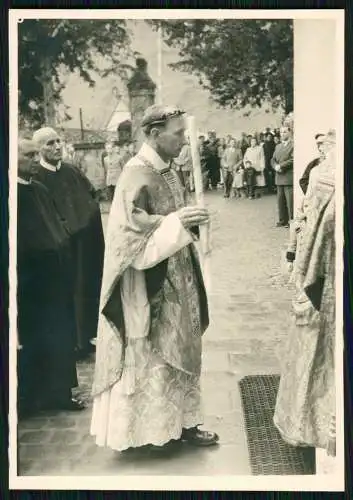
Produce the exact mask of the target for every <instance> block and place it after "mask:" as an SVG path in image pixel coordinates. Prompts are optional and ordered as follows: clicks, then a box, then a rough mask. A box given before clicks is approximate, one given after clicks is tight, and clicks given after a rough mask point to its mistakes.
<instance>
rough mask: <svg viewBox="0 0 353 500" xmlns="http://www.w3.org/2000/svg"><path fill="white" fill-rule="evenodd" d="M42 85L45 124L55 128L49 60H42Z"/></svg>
mask: <svg viewBox="0 0 353 500" xmlns="http://www.w3.org/2000/svg"><path fill="white" fill-rule="evenodd" d="M42 84H43V111H44V120H45V124H46V125H47V126H49V127H55V125H56V119H55V105H54V89H53V81H52V74H51V69H50V61H49V59H47V58H46V59H44V61H43V73H42Z"/></svg>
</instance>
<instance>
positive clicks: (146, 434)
mask: <svg viewBox="0 0 353 500" xmlns="http://www.w3.org/2000/svg"><path fill="white" fill-rule="evenodd" d="M183 114H184V112H183V111H181V110H179V109H177V108H169V107H165V106H157V105H154V106H151V107H150V108H148V109H147V110H146V112H145V115H144V118H143V120H142V127H143V130H144V133H145V136H146V140H145V142H144V144H143V145H142V147H141V149H140V151H139V152H138V153H137V155H136V156H134V157H133V158H132V159H131V160H129V162H128V163H127V164H126V166H125V168H124V170H123V172H122V174H121V176H120V178H119V181H118V183H117V186H116V191H115V196H114V200H113V203H112V207H111V212H110V218H109V222H108V228H107V237H106V255H105V264H104V274H103V284H102V292H101V305H100V313H101V314H100V321H99V326H98V335H97V351H96V365H95V375H94V383H93V389H92V393H93V413H92V421H91V434H92V435H93V436H95V440H96V444H97V445H99V446H106V447H110V448H112V449H114V450H118V451H124V450H127V449H129V448H139V447H144V446H146V445H148V446H149V447H153V448H158V449H166V448H167V447H166V446H165V445H167V444H171V443H173V442H175V441H177V442H180V441H187V442H189V443H191V444H194V445H198V446H208V445H214V444H216V443H217V442H218V440H219V437H218V436H217V434H215V433H214V432H208V431H205V430H201V429H200V428H199V426H200V425H202V423H203V416H202V408H201V391H200V374H201V338H202V335H203V333H204V332H205V330H206V328H207V326H208V323H209V317H208V306H207V296H206V292H205V287H204V284H203V280H202V273H201V270H200V265H199V262H198V256H197V251H196V248H195V246H194V241H195V240H196V239H197V238H198V226H200V225H201V224H207V223H208V221H209V214H208V212H207V210H206V209H204V208H200V207H197V206H186V204H185V196H186V193H185V189H184V188H183V186H182V184H181V182H180V180H179V177H178V175H177V173H176V172H175V170H174V169H173V168H171V163H172V160H173V158H176V157H178V155H179V154H180V151H181V149H182V147H183V145H184V144H186V141H185V136H184V132H185V123H184V117H183Z"/></svg>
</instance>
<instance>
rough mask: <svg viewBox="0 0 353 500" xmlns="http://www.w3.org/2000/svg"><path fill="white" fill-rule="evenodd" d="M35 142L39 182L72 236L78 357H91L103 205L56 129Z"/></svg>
mask: <svg viewBox="0 0 353 500" xmlns="http://www.w3.org/2000/svg"><path fill="white" fill-rule="evenodd" d="M33 140H34V142H35V143H36V144H37V146H38V148H39V150H40V168H39V170H38V173H37V174H36V179H37V180H38V181H40V182H41V183H42V184H44V185H45V186H46V187H47V189H48V190H49V192H50V196H51V198H52V200H53V201H54V204H55V206H56V208H57V210H58V212H59V214H60V216H61V218H62V220H63V221H65V224H66V225H67V227H68V230H69V233H70V236H71V237H70V242H71V249H72V255H73V265H74V276H73V278H74V304H75V317H76V332H77V338H76V347H77V352H78V357H85V356H87V355H88V354H89V353H90V352H91V351H92V350H93V349H94V347H93V345H92V344H91V340H92V339H94V338H95V337H96V332H97V323H98V310H99V296H100V287H101V280H102V269H103V258H104V236H103V228H102V220H101V214H100V208H99V204H98V202H97V201H96V199H95V196H94V189H93V187H92V186H91V184H90V182H89V181H88V179H87V178H86V177H84V175H83V174H82V173H81V172H79V171H78V169H77V168H75V167H73V166H72V165H70V164H68V163H64V162H63V161H62V145H61V140H60V138H59V136H58V134H57V133H56V132H55V130H53V129H51V128H42V129H40V130H38V131H37V132H35V133H34V135H33Z"/></svg>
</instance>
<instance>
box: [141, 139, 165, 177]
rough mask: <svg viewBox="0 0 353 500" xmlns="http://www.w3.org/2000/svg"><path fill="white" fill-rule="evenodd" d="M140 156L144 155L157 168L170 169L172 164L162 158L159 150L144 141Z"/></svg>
mask: <svg viewBox="0 0 353 500" xmlns="http://www.w3.org/2000/svg"><path fill="white" fill-rule="evenodd" d="M138 154H139V156H142V157H143V158H145V159H146V160H147V161H149V162H150V163H152V165H153V166H154V168H155V169H156V170H166V169H169V167H170V165H168V164H167V163H165V162H164V161H163V160H162V158H161V157H160V156H159V154H158V153H157V151H155V150H154V149H153V148H152V147H151V146H150V145H149V144H147V143H146V142H144V143H143V144H142V146H141V149H140V151H139V152H138Z"/></svg>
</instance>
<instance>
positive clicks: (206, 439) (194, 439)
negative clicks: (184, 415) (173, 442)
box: [181, 427, 219, 446]
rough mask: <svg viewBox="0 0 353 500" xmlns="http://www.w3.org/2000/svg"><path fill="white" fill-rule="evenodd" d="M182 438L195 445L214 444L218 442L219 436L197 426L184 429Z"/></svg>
mask: <svg viewBox="0 0 353 500" xmlns="http://www.w3.org/2000/svg"><path fill="white" fill-rule="evenodd" d="M181 439H182V440H183V441H187V442H188V443H189V444H192V445H194V446H213V445H215V444H217V443H218V441H219V436H218V434H216V433H215V432H209V431H201V430H200V429H198V428H197V427H193V428H192V429H183V432H182V435H181Z"/></svg>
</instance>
